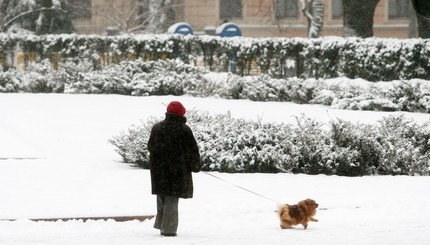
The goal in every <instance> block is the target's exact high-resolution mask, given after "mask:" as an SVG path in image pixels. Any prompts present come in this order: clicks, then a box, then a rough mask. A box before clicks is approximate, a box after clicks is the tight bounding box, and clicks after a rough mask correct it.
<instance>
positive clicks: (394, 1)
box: [388, 0, 410, 19]
mask: <svg viewBox="0 0 430 245" xmlns="http://www.w3.org/2000/svg"><path fill="white" fill-rule="evenodd" d="M409 2H410V0H389V2H388V18H389V19H404V18H408V17H409Z"/></svg>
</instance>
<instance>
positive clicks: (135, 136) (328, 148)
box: [110, 112, 430, 176]
mask: <svg viewBox="0 0 430 245" xmlns="http://www.w3.org/2000/svg"><path fill="white" fill-rule="evenodd" d="M187 117H188V124H189V126H190V127H191V128H192V130H193V132H194V135H195V137H196V140H197V142H198V145H199V149H200V153H201V159H202V163H203V170H204V171H220V172H229V173H256V172H258V173H279V172H287V173H304V174H326V175H342V176H363V175H371V174H383V175H430V121H429V122H428V123H427V124H423V125H418V124H416V123H414V122H413V121H411V120H408V119H406V118H405V117H404V116H390V117H386V118H384V119H383V120H381V121H380V122H378V123H377V124H375V125H373V124H372V125H367V124H359V123H351V122H346V121H342V120H337V121H331V122H330V123H329V125H323V124H321V123H318V122H316V121H315V120H312V119H310V118H306V117H304V116H301V117H297V118H296V123H295V124H282V123H262V122H255V121H247V120H244V119H235V118H232V117H231V115H230V114H220V115H210V114H208V113H203V112H188V113H187ZM159 120H162V119H161V118H159V119H157V118H150V119H149V120H148V121H145V122H142V124H141V125H134V126H132V127H130V129H128V130H126V131H124V132H122V133H121V134H119V135H118V136H114V137H113V138H112V139H111V140H110V142H111V143H112V144H113V145H114V146H115V147H116V151H117V152H118V153H119V154H120V155H121V157H122V158H123V161H124V162H126V163H130V164H134V165H138V166H140V167H142V168H148V167H149V165H148V161H149V155H148V154H149V153H148V151H147V146H146V145H147V141H148V138H149V133H150V129H151V127H152V125H153V124H154V123H155V122H156V121H159Z"/></svg>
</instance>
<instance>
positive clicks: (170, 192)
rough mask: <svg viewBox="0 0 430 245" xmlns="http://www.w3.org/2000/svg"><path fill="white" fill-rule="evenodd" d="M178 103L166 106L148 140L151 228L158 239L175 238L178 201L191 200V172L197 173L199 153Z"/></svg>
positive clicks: (180, 105) (183, 108) (199, 160)
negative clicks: (152, 197) (153, 204)
mask: <svg viewBox="0 0 430 245" xmlns="http://www.w3.org/2000/svg"><path fill="white" fill-rule="evenodd" d="M185 113H186V109H185V107H184V106H183V105H182V104H181V103H180V102H179V101H172V102H170V103H169V105H168V106H167V110H166V117H165V119H164V120H163V121H161V122H158V123H156V124H155V125H154V126H153V127H152V129H151V134H150V137H149V140H148V150H149V153H150V155H149V164H150V173H151V187H152V194H153V195H157V216H156V218H155V223H154V228H156V229H159V230H160V234H161V235H162V236H176V235H177V229H178V222H179V219H178V202H179V198H192V197H193V188H194V187H193V179H192V172H196V173H197V172H199V171H200V169H201V159H200V153H199V149H198V146H197V142H196V140H195V138H194V135H193V132H192V130H191V129H190V127H189V126H188V125H186V122H187V119H186V117H184V114H185Z"/></svg>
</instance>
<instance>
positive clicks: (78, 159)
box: [0, 94, 430, 245]
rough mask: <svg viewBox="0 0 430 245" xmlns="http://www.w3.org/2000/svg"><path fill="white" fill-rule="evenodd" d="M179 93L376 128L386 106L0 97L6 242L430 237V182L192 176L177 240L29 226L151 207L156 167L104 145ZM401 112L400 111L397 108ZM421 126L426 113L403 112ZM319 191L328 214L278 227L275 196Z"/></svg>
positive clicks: (122, 229) (195, 105)
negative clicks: (130, 161)
mask: <svg viewBox="0 0 430 245" xmlns="http://www.w3.org/2000/svg"><path fill="white" fill-rule="evenodd" d="M171 100H180V101H181V102H183V104H184V105H185V107H186V108H188V109H189V110H200V111H209V112H212V113H226V112H227V111H230V112H231V114H232V116H234V117H244V118H248V119H252V120H262V121H278V122H293V121H294V117H293V116H294V115H300V114H302V113H303V114H305V115H306V116H308V117H312V118H316V119H317V120H320V121H323V122H327V121H329V120H331V119H335V118H342V119H345V120H351V121H360V122H363V123H374V122H376V121H377V120H379V119H381V118H383V117H385V116H387V115H389V114H391V113H388V112H369V111H344V110H334V109H330V108H329V107H326V106H321V105H296V104H293V103H276V102H251V101H245V100H241V101H232V100H222V99H214V98H209V99H203V98H193V97H173V96H160V97H155V96H154V97H130V96H118V95H67V94H0V219H17V221H13V222H10V221H0V244H1V245H10V244H43V245H47V244H61V245H66V244H91V245H107V244H127V245H134V244H295V245H297V244H360V245H363V244H379V245H381V244H387V245H388V244H410V245H415V244H429V241H430V239H429V238H428V231H429V230H430V212H429V208H430V194H429V193H430V177H418V176H417V177H407V176H395V177H393V176H367V177H356V178H351V177H339V176H324V175H318V176H308V175H292V174H223V173H214V175H216V176H218V177H220V178H222V179H224V180H226V181H227V182H229V183H227V182H223V181H220V180H218V179H216V178H213V177H211V176H209V175H206V174H204V173H198V174H194V185H195V197H194V198H193V199H189V200H183V199H181V201H180V203H179V209H180V224H179V230H178V237H176V238H165V237H161V236H160V235H159V232H158V230H155V229H153V228H152V225H153V220H148V221H144V222H138V221H130V222H121V223H120V222H118V223H117V222H114V221H112V220H109V221H88V222H85V223H84V222H83V221H69V222H63V221H60V222H32V221H29V219H31V218H51V217H85V216H123V215H153V214H155V197H154V196H152V195H151V194H150V193H151V190H150V180H149V172H148V171H147V170H142V169H137V168H133V167H130V166H129V165H127V164H124V163H121V158H120V156H119V155H117V154H116V153H115V152H114V148H113V146H112V145H110V144H109V143H108V142H107V141H108V139H110V138H111V137H112V136H113V135H117V134H118V133H119V132H120V131H122V130H126V129H127V128H128V127H129V126H130V125H131V124H136V123H139V121H140V120H145V118H147V117H149V116H156V117H160V118H161V117H163V116H164V111H165V107H166V105H167V104H168V103H169V102H170V101H171ZM395 113H398V112H395ZM406 116H407V117H411V118H413V119H414V120H416V121H417V122H424V121H427V120H429V119H430V117H429V114H420V113H406ZM230 183H233V184H236V185H239V186H242V187H244V188H247V189H249V190H252V191H254V192H257V193H259V194H261V195H264V196H266V197H269V198H271V199H274V200H277V201H278V202H282V203H290V204H292V203H296V202H298V201H300V200H302V199H305V198H308V197H310V198H313V199H315V200H316V201H317V202H318V203H319V204H320V207H321V208H322V210H319V211H318V213H317V215H316V218H317V219H319V220H320V222H318V223H310V225H309V228H308V229H307V230H303V228H302V227H297V228H295V229H290V230H281V229H280V228H279V222H278V218H277V216H276V213H275V212H274V210H275V209H276V206H277V203H276V202H273V201H270V200H268V199H265V198H262V197H260V196H257V195H253V194H251V193H249V192H246V191H243V190H242V189H239V188H236V187H235V186H233V185H231V184H230Z"/></svg>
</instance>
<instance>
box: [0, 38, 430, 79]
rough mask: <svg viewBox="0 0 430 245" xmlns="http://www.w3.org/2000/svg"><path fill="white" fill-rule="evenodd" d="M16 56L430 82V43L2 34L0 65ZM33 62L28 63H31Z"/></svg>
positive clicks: (94, 63)
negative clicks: (171, 62)
mask: <svg viewBox="0 0 430 245" xmlns="http://www.w3.org/2000/svg"><path fill="white" fill-rule="evenodd" d="M17 50H22V51H23V52H25V53H35V54H37V56H38V58H39V60H42V59H44V58H49V59H51V62H53V63H55V65H56V64H57V63H58V62H59V61H58V60H57V57H61V59H62V61H63V62H64V60H74V61H75V62H80V61H82V60H84V59H87V60H89V61H90V62H91V63H92V66H93V68H94V69H101V68H102V67H103V66H104V65H105V64H108V63H112V62H113V63H117V62H119V61H120V60H123V59H132V58H136V57H143V58H144V59H146V60H149V59H150V60H154V59H166V58H167V59H173V58H178V57H179V58H181V59H183V60H184V61H185V63H192V62H193V61H196V59H197V58H198V57H203V60H204V63H205V65H206V67H208V68H210V69H211V70H213V69H217V70H219V71H227V70H228V69H229V62H230V60H231V58H232V56H233V54H235V55H236V57H237V67H238V73H239V74H240V75H244V74H248V73H249V72H250V68H251V67H252V65H253V64H254V65H256V66H257V68H258V70H259V71H261V72H262V73H268V74H271V75H272V76H276V77H278V78H284V77H286V76H288V74H290V73H291V71H290V70H291V68H292V69H293V70H294V72H293V73H295V75H296V76H297V77H307V78H334V77H343V76H345V77H348V78H363V79H365V80H368V81H391V80H396V79H412V78H421V79H427V80H430V63H429V60H428V57H430V40H426V39H381V38H369V39H360V38H348V39H345V38H340V37H339V38H335V37H326V38H319V39H305V38H244V37H235V38H220V37H212V36H190V35H188V36H183V35H148V36H145V35H136V36H131V35H127V36H99V35H89V36H84V35H46V36H18V35H5V34H0V63H3V64H4V65H9V66H11V64H8V63H11V62H8V60H9V59H8V57H10V56H13V55H16V51H17ZM27 59H28V57H27Z"/></svg>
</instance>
